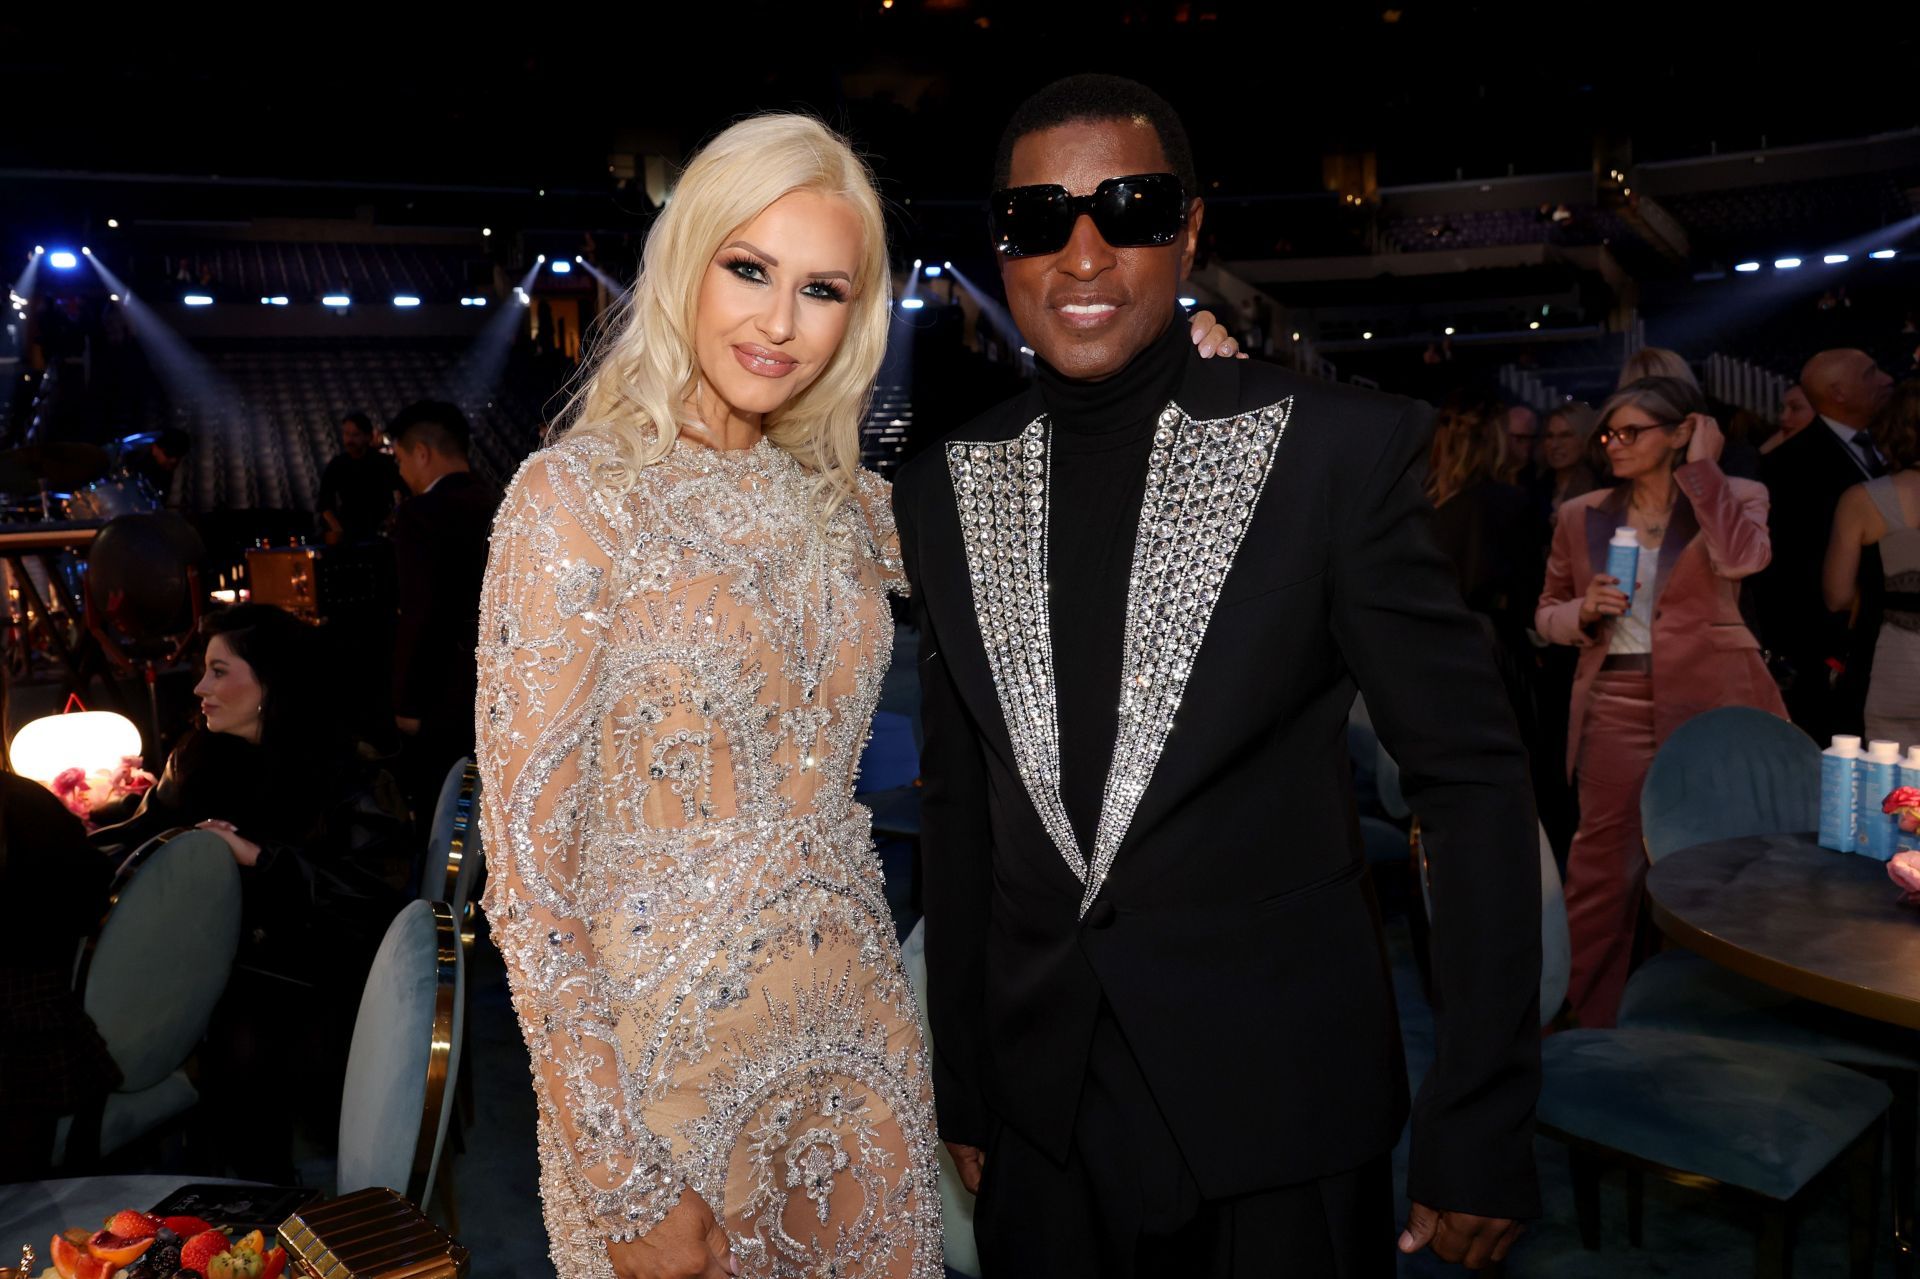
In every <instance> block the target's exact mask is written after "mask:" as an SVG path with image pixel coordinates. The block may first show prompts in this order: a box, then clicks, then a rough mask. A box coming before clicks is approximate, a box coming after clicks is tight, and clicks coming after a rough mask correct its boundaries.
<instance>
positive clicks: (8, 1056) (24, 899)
mask: <svg viewBox="0 0 1920 1279" xmlns="http://www.w3.org/2000/svg"><path fill="white" fill-rule="evenodd" d="M5 707H6V693H5V684H4V678H3V677H0V720H4V718H5ZM112 879H113V864H112V862H110V861H109V860H108V859H107V858H106V857H105V856H103V855H101V853H100V852H98V851H97V850H96V849H94V847H93V846H92V845H90V844H88V843H87V832H86V829H85V828H84V827H82V826H81V825H80V819H79V818H77V817H75V816H74V815H73V814H72V813H70V812H68V811H67V807H66V805H65V804H62V803H61V802H60V801H59V800H58V799H56V798H54V795H53V792H51V791H49V790H48V789H47V788H46V787H44V786H42V785H41V784H40V783H38V782H34V781H29V780H27V779H26V778H24V777H16V776H14V774H13V772H12V771H11V769H10V768H8V766H7V764H6V760H5V757H4V753H0V1182H13V1181H32V1180H36V1179H38V1178H41V1177H44V1176H46V1175H47V1171H48V1165H49V1164H50V1163H51V1161H52V1158H53V1134H54V1127H55V1125H56V1124H57V1123H58V1122H59V1119H60V1117H61V1116H62V1115H71V1114H76V1113H80V1112H83V1111H86V1110H87V1109H89V1108H90V1107H92V1106H93V1105H94V1104H95V1103H97V1102H99V1101H100V1100H101V1099H102V1098H103V1097H105V1096H106V1094H107V1093H109V1092H112V1091H113V1089H114V1088H115V1087H117V1086H118V1085H119V1083H120V1068H119V1067H118V1066H116V1065H114V1062H113V1058H112V1057H111V1056H109V1055H108V1053H107V1046H106V1044H105V1043H104V1042H103V1041H102V1040H101V1038H100V1032H99V1031H98V1030H96V1029H94V1025H93V1021H92V1019H91V1018H89V1017H88V1016H87V1014H86V1010H85V1009H84V1008H82V1007H81V1003H80V995H79V992H77V991H75V990H74V989H73V961H74V957H75V955H76V954H77V953H78V950H79V943H80V940H81V939H82V938H83V937H85V936H86V935H87V934H88V933H90V932H92V931H93V929H94V926H95V925H96V924H98V923H99V922H100V916H101V915H102V914H104V913H105V912H106V908H107V889H108V886H109V884H110V883H111V882H112Z"/></svg>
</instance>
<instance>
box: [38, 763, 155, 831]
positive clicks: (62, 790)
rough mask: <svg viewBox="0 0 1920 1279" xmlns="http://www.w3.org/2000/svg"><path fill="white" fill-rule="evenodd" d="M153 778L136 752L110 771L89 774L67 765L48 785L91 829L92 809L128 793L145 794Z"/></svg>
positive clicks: (101, 769) (96, 770)
mask: <svg viewBox="0 0 1920 1279" xmlns="http://www.w3.org/2000/svg"><path fill="white" fill-rule="evenodd" d="M154 780H155V779H154V776H153V774H152V773H149V772H148V771H147V770H146V769H144V768H142V767H140V757H139V756H138V755H123V756H121V757H120V764H119V766H118V767H116V768H114V769H112V770H108V769H104V768H100V769H95V770H94V771H93V773H91V774H89V773H87V771H86V770H85V769H81V768H69V769H67V770H65V771H64V772H62V773H60V774H59V775H58V776H57V777H55V778H54V779H53V780H52V781H51V782H48V783H47V788H48V789H49V790H51V791H52V792H53V793H54V795H56V796H57V797H58V798H59V800H60V802H61V803H63V804H65V805H66V806H67V810H68V811H69V812H71V813H72V814H73V815H74V816H75V817H78V818H79V819H80V820H81V821H83V822H85V823H86V824H87V826H88V828H89V829H91V828H92V826H93V810H94V809H96V808H99V807H100V806H101V805H103V804H111V803H113V802H114V801H116V800H121V799H125V798H126V797H127V796H129V795H144V794H145V793H146V792H147V790H148V789H149V788H150V787H151V786H152V785H153V783H154Z"/></svg>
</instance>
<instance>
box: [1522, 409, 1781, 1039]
mask: <svg viewBox="0 0 1920 1279" xmlns="http://www.w3.org/2000/svg"><path fill="white" fill-rule="evenodd" d="M1599 422H1600V438H1601V440H1602V442H1603V443H1604V444H1605V446H1606V449H1607V455H1608V457H1609V459H1611V461H1612V463H1613V473H1614V476H1615V478H1616V479H1617V480H1618V483H1616V484H1615V485H1614V486H1613V487H1612V488H1608V489H1599V490H1596V491H1594V492H1592V493H1588V494H1586V495H1585V496H1583V497H1578V498H1574V499H1572V500H1570V501H1567V502H1566V503H1564V504H1563V505H1562V506H1561V507H1560V512H1559V515H1558V517H1557V518H1556V520H1555V524H1554V536H1553V553H1552V557H1551V559H1550V560H1549V562H1548V564H1547V584H1546V590H1545V591H1543V592H1542V593H1541V596H1540V606H1539V608H1538V609H1537V610H1536V612H1535V614H1534V628H1535V629H1536V630H1537V631H1539V633H1540V634H1541V635H1542V636H1544V637H1545V638H1546V639H1547V640H1549V641H1551V642H1552V643H1556V644H1567V645H1571V646H1572V647H1574V648H1575V649H1577V650H1578V651H1579V660H1578V664H1577V666H1576V668H1575V673H1574V680H1573V695H1572V699H1571V701H1570V703H1569V708H1568V726H1567V739H1566V740H1567V761H1568V769H1567V772H1568V776H1569V778H1570V779H1571V778H1572V777H1573V776H1574V775H1576V774H1577V776H1578V779H1579V780H1578V786H1579V794H1580V828H1579V830H1578V831H1577V832H1576V833H1575V835H1574V837H1573V845H1572V848H1571V849H1570V850H1569V852H1568V854H1567V875H1566V890H1567V927H1568V931H1569V933H1570V934H1571V940H1572V945H1573V962H1572V971H1571V974H1570V985H1569V988H1568V992H1567V998H1568V1000H1569V1002H1570V1003H1571V1005H1572V1008H1573V1015H1574V1017H1575V1018H1576V1020H1577V1021H1578V1024H1580V1025H1581V1026H1610V1025H1612V1024H1613V1022H1614V1018H1615V1016H1616V1015H1617V1013H1618V1011H1619V1006H1620V996H1621V992H1622V991H1623V990H1624V989H1625V987H1626V980H1627V973H1628V969H1629V967H1630V964H1631V961H1632V955H1633V936H1634V927H1635V923H1636V921H1637V920H1638V918H1639V910H1640V891H1641V886H1642V883H1643V882H1644V880H1645V878H1646V869H1647V863H1646V858H1645V856H1644V854H1643V852H1642V849H1641V837H1640V787H1641V783H1642V782H1643V781H1644V780H1645V778H1646V774H1647V767H1648V765H1650V764H1651V763H1652V762H1653V756H1654V753H1655V752H1656V751H1658V750H1659V748H1660V744H1661V743H1662V742H1664V741H1665V740H1666V739H1667V738H1668V736H1670V735H1671V734H1672V733H1673V731H1674V730H1675V729H1676V728H1678V727H1679V726H1680V725H1681V724H1683V723H1685V722H1686V721H1687V720H1688V719H1691V718H1692V717H1693V716H1695V715H1698V714H1699V713H1700V712H1702V711H1707V710H1713V709H1715V708H1717V707H1721V706H1755V707H1758V708H1760V709H1761V710H1765V711H1771V712H1772V713H1774V714H1776V715H1779V716H1781V717H1783V718H1784V717H1785V715H1786V708H1785V706H1784V705H1782V703H1781V700H1780V692H1779V690H1778V689H1777V688H1776V687H1774V683H1773V680H1772V678H1771V676H1769V675H1768V673H1767V667H1766V664H1765V663H1764V662H1762V661H1761V660H1760V652H1759V650H1760V644H1759V641H1758V640H1756V639H1755V638H1754V636H1753V633H1752V632H1751V631H1749V630H1748V629H1747V626H1746V623H1745V622H1744V621H1743V620H1742V619H1741V616H1740V581H1741V579H1743V578H1745V577H1747V576H1749V575H1751V574H1753V573H1755V572H1757V571H1759V570H1760V569H1762V568H1764V567H1766V564H1767V560H1768V557H1769V554H1770V551H1769V545H1768V537H1767V491H1766V489H1765V488H1764V487H1762V486H1761V485H1759V484H1757V483H1755V482H1753V481H1752V480H1742V479H1735V478H1732V477H1729V476H1727V475H1726V474H1724V473H1723V472H1722V471H1721V469H1720V452H1721V449H1722V447H1723V446H1724V444H1725V440H1724V437H1723V436H1722V435H1721V432H1720V427H1719V424H1718V423H1716V422H1715V421H1714V420H1713V418H1711V417H1710V416H1708V415H1707V413H1706V401H1705V400H1704V399H1702V398H1701V395H1700V392H1699V391H1698V390H1697V389H1695V388H1694V387H1693V386H1692V385H1690V384H1689V383H1686V382H1683V381H1681V380H1680V379H1678V378H1659V377H1653V378H1642V379H1640V380H1639V381H1637V382H1633V383H1630V384H1629V385H1628V386H1626V387H1625V388H1623V389H1621V390H1620V391H1617V392H1615V393H1614V395H1613V396H1612V397H1610V398H1609V399H1608V400H1607V402H1606V403H1605V404H1603V405H1602V406H1601V408H1600V413H1599ZM1627 531H1630V535H1631V536H1632V537H1633V538H1634V540H1635V541H1636V542H1637V543H1638V546H1639V550H1640V554H1639V566H1638V571H1637V572H1636V574H1635V579H1636V580H1635V581H1633V582H1629V583H1623V582H1621V581H1619V580H1618V579H1617V578H1615V577H1613V576H1611V575H1610V574H1609V573H1608V572H1607V571H1606V569H1607V564H1608V559H1609V553H1608V544H1609V542H1610V541H1612V540H1613V539H1614V537H1615V536H1616V533H1618V532H1627Z"/></svg>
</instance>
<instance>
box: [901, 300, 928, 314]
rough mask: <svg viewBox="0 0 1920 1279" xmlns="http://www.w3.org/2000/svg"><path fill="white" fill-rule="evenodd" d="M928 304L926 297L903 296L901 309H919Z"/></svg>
mask: <svg viewBox="0 0 1920 1279" xmlns="http://www.w3.org/2000/svg"><path fill="white" fill-rule="evenodd" d="M926 304H927V300H926V299H925V298H901V299H900V309H901V310H902V311H918V310H919V309H920V308H921V307H923V306H925V305H926Z"/></svg>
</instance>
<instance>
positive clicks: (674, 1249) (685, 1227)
mask: <svg viewBox="0 0 1920 1279" xmlns="http://www.w3.org/2000/svg"><path fill="white" fill-rule="evenodd" d="M607 1257H608V1259H609V1260H611V1261H612V1262H613V1273H614V1274H615V1275H617V1276H618V1277H619V1279H727V1277H728V1276H730V1275H737V1274H739V1273H740V1262H739V1260H738V1258H736V1257H735V1256H734V1255H733V1247H732V1245H730V1244H729V1243H728V1242H727V1232H726V1231H725V1230H724V1229H722V1228H721V1225H720V1223H719V1222H718V1221H716V1220H714V1216H713V1209H711V1208H709V1207H708V1206H707V1201H706V1200H704V1199H702V1198H701V1197H700V1196H699V1195H698V1194H696V1193H695V1192H694V1191H693V1190H691V1189H688V1190H683V1191H681V1192H680V1202H679V1203H677V1204H675V1205H674V1206H673V1211H671V1212H669V1213H668V1214H667V1215H666V1216H664V1217H662V1218H661V1219H660V1224H659V1225H657V1226H655V1227H654V1228H653V1229H652V1230H649V1231H647V1233H646V1234H644V1235H642V1236H641V1237H640V1238H638V1239H636V1240H634V1241H633V1242H632V1243H608V1244H607Z"/></svg>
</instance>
